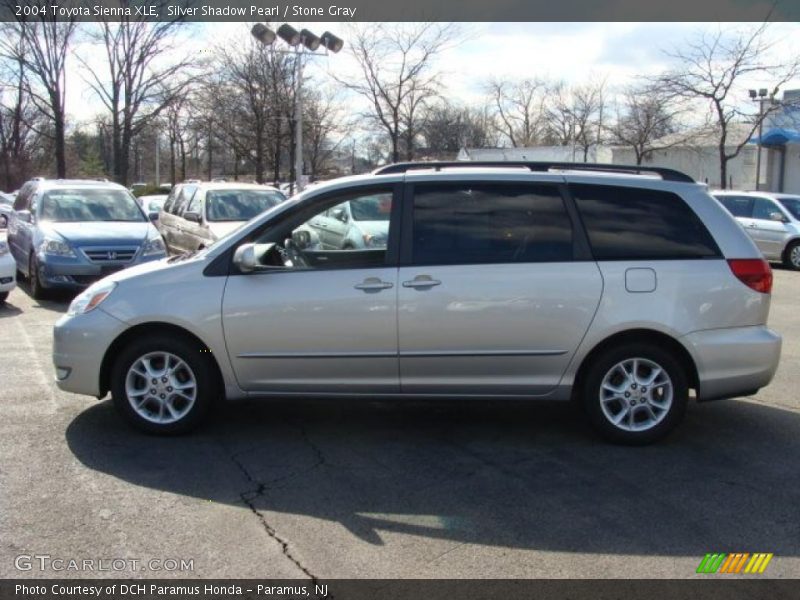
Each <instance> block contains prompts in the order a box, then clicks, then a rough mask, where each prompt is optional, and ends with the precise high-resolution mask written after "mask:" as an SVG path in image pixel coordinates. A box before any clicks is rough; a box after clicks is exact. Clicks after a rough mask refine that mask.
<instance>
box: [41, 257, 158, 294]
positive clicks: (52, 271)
mask: <svg viewBox="0 0 800 600" xmlns="http://www.w3.org/2000/svg"><path fill="white" fill-rule="evenodd" d="M164 257H166V254H154V255H152V256H145V257H136V258H134V259H133V260H132V261H129V262H125V263H116V262H109V263H108V264H102V265H101V264H97V263H93V262H90V261H88V260H84V259H82V258H68V257H57V256H47V255H45V256H42V255H40V256H39V281H40V282H41V283H42V287H45V288H62V289H83V288H86V287H88V286H90V285H91V284H93V283H94V282H96V281H99V280H100V279H102V278H103V277H106V276H107V275H111V274H112V273H116V272H117V271H121V270H122V269H127V268H128V267H133V266H136V265H141V264H143V263H146V262H151V261H154V260H161V259H162V258H164Z"/></svg>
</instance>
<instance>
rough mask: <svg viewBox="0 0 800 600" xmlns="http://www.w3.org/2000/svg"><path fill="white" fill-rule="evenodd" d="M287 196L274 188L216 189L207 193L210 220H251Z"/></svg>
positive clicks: (207, 214)
mask: <svg viewBox="0 0 800 600" xmlns="http://www.w3.org/2000/svg"><path fill="white" fill-rule="evenodd" d="M285 199H286V197H285V196H284V195H283V194H281V193H280V192H276V191H273V190H214V191H210V192H208V194H207V195H206V218H207V219H208V220H209V221H249V220H250V219H252V218H253V217H255V216H256V215H259V214H261V213H262V212H264V211H265V210H267V209H270V208H272V207H273V206H277V205H278V204H280V203H281V202H283V201H284V200H285Z"/></svg>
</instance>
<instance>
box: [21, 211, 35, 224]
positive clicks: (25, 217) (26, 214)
mask: <svg viewBox="0 0 800 600" xmlns="http://www.w3.org/2000/svg"><path fill="white" fill-rule="evenodd" d="M17 218H18V219H19V220H20V221H24V222H25V223H31V222H32V221H33V215H32V214H31V211H29V210H19V211H17Z"/></svg>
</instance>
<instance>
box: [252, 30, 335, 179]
mask: <svg viewBox="0 0 800 600" xmlns="http://www.w3.org/2000/svg"><path fill="white" fill-rule="evenodd" d="M250 33H252V34H253V37H254V38H256V39H257V40H258V41H259V42H261V43H262V44H264V45H266V46H272V43H273V42H274V41H275V38H276V37H279V38H281V39H282V40H283V41H284V42H286V43H287V44H288V45H289V46H291V47H292V50H279V49H274V48H273V49H272V50H271V51H272V52H278V53H285V54H294V55H295V73H294V86H295V88H294V122H295V144H294V145H295V150H294V173H295V181H294V186H293V188H294V189H293V191H302V189H303V60H304V57H305V56H306V55H311V56H318V55H322V54H327V53H328V52H332V53H333V54H336V53H337V52H339V50H341V49H342V47H343V46H344V41H342V40H341V39H340V38H338V37H336V36H335V35H333V34H332V33H331V32H330V31H326V32H325V33H323V34H322V36H321V37H318V36H317V35H316V34H314V33H313V32H312V31H309V30H308V29H302V30H301V31H297V30H296V29H295V28H294V27H292V26H291V25H289V24H288V23H284V24H283V25H281V26H280V27H278V31H277V33H275V32H273V31H272V30H271V29H270V28H269V27H267V26H266V25H264V24H263V23H257V24H255V25H253V27H252V29H251V30H250ZM320 46H323V47H324V48H325V53H322V52H317V50H318V49H319V47H320Z"/></svg>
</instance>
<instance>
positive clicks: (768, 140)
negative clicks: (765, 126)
mask: <svg viewBox="0 0 800 600" xmlns="http://www.w3.org/2000/svg"><path fill="white" fill-rule="evenodd" d="M760 141H761V145H762V146H783V145H785V144H787V143H788V142H800V131H796V130H794V129H783V128H781V127H773V128H772V129H769V130H767V131H765V132H763V134H762V136H761V140H760ZM750 143H751V144H758V143H759V138H758V136H757V135H756V136H753V137H752V138H750Z"/></svg>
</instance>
